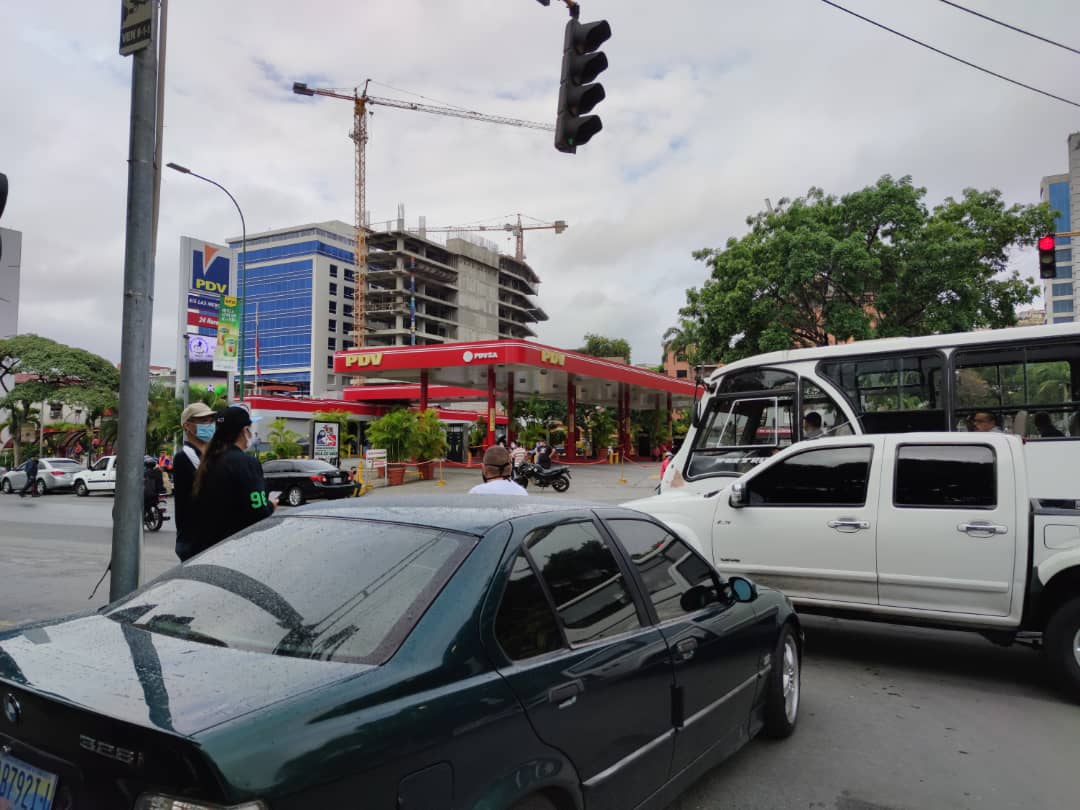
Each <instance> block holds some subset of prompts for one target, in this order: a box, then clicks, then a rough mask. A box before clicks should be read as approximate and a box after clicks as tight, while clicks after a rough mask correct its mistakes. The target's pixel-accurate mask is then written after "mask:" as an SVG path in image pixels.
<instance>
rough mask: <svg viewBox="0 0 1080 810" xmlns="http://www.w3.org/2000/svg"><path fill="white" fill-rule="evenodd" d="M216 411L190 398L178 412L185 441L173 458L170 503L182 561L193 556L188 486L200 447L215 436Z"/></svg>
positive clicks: (191, 482) (189, 489) (192, 478)
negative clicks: (171, 503) (174, 515)
mask: <svg viewBox="0 0 1080 810" xmlns="http://www.w3.org/2000/svg"><path fill="white" fill-rule="evenodd" d="M216 418H217V414H216V413H215V412H214V411H213V410H211V408H210V406H209V405H207V404H206V403H205V402H193V403H192V404H190V405H188V406H187V407H186V408H184V411H183V413H181V414H180V427H181V428H182V429H183V431H184V443H183V445H182V446H181V448H180V452H179V453H177V454H176V458H175V459H173V465H172V466H173V473H172V479H173V503H174V510H175V511H176V556H177V557H179V558H180V561H181V562H183V561H184V560H186V559H187V558H188V557H190V556H192V554H193V553H194V552H192V550H191V548H190V547H189V546H188V541H187V536H188V531H189V526H188V523H189V521H188V517H189V515H190V512H191V488H192V487H193V486H194V485H195V473H196V471H197V470H198V469H199V462H200V461H201V460H202V454H203V451H205V450H206V445H207V444H209V443H210V439H212V438H213V436H214V427H215V425H214V420H215V419H216Z"/></svg>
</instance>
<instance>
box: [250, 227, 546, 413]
mask: <svg viewBox="0 0 1080 810" xmlns="http://www.w3.org/2000/svg"><path fill="white" fill-rule="evenodd" d="M354 236H355V232H354V228H353V226H351V225H348V224H346V223H344V222H340V221H331V222H320V223H311V224H307V225H299V226H295V227H292V228H279V229H275V230H272V231H265V232H262V233H256V234H251V235H250V236H249V237H248V240H247V261H246V262H244V261H242V260H241V266H245V265H246V274H247V293H246V297H247V302H246V307H245V318H246V320H245V341H244V342H245V346H244V353H245V356H244V365H245V368H246V369H247V375H246V382H247V387H248V389H249V391H254V390H255V389H256V387H257V388H258V389H259V390H260V391H262V392H267V393H270V392H278V393H286V392H288V393H296V394H300V395H306V396H313V397H329V398H333V397H336V396H340V392H341V390H342V387H343V385H345V384H347V383H348V380H347V379H346V378H343V377H342V376H341V375H337V374H335V373H334V371H333V367H334V366H333V363H334V353H335V352H336V351H339V350H348V349H350V348H353V347H354V346H357V345H361V343H362V344H363V345H366V346H369V347H386V346H408V345H426V344H435V343H444V342H454V341H466V340H491V339H497V338H519V339H520V338H530V337H535V334H536V333H535V332H534V331H533V329H532V326H531V325H532V324H535V323H537V322H538V321H543V320H547V315H546V314H545V313H544V311H543V310H542V309H540V308H539V307H538V306H537V305H536V303H535V298H536V296H537V292H538V287H539V284H540V279H539V277H538V276H537V274H536V273H535V272H534V271H533V269H532V268H531V267H530V266H529V265H528V264H527V263H526V262H525V261H524V258H521V259H519V258H515V257H511V256H506V255H502V254H500V253H499V251H498V249H497V247H496V245H494V244H493V243H490V242H488V241H486V240H484V239H478V238H476V237H474V236H472V235H471V234H465V233H460V234H457V233H455V232H453V231H451V232H449V233H447V234H446V239H445V242H443V241H442V240H441V239H437V238H436V236H435V234H433V233H427V232H426V231H425V229H424V226H423V224H421V225H420V226H419V227H418V228H415V229H408V228H406V227H405V221H404V216H403V214H402V215H399V217H398V219H397V220H396V221H392V222H390V223H386V224H385V226H384V227H382V228H379V227H375V228H369V229H368V239H367V242H368V277H367V293H366V317H365V318H362V319H361V318H357V314H358V313H357V312H356V307H357V298H358V296H357V289H356V287H357V273H356V266H355V263H354V251H353V249H352V246H353V243H354ZM441 236H442V235H441V234H440V237H441ZM229 245H230V247H232V248H233V250H235V251H237V253H239V252H240V249H241V240H240V239H230V240H229ZM358 321H359V322H362V323H364V331H365V339H364V340H363V341H359V340H358V339H357V335H356V332H355V329H356V328H357V327H358V325H359V324H358Z"/></svg>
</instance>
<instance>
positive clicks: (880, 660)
mask: <svg viewBox="0 0 1080 810" xmlns="http://www.w3.org/2000/svg"><path fill="white" fill-rule="evenodd" d="M654 473H655V470H650V469H648V468H641V469H636V470H630V469H627V470H625V471H623V473H622V474H621V478H622V480H624V481H626V483H625V484H619V483H618V479H619V477H620V473H619V472H618V471H617V470H612V469H611V468H606V469H590V468H582V469H581V470H580V471H578V470H575V473H574V483H573V486H572V488H571V492H570V494H571V495H576V496H578V497H587V498H594V499H599V500H606V501H609V502H618V501H620V500H626V499H627V498H632V497H639V496H640V495H643V494H648V490H649V488H650V487H652V486H654V485H655V480H653V474H654ZM475 477H476V473H475V471H468V472H454V473H449V474H448V475H447V482H448V483H447V486H445V487H442V488H436V487H435V485H434V484H427V483H424V484H414V485H409V486H406V487H401V488H395V490H394V494H422V493H423V492H424V491H443V492H454V491H464V490H465V489H467V487H468V486H470V485H471V484H472V483H473V482H474V479H475ZM383 494H384V493H383V492H382V491H377V492H376V493H375V494H374V495H371V496H367V497H372V498H378V497H382V495H383ZM541 497H558V496H554V495H553V494H551V493H546V494H543V495H541ZM112 503H113V500H112V498H110V497H107V496H106V497H102V496H94V497H91V498H89V499H78V498H75V497H74V496H70V495H67V496H65V495H56V496H47V497H45V498H38V499H25V500H22V501H20V499H19V498H17V497H14V496H0V628H2V627H5V626H10V625H12V624H17V623H21V622H24V621H29V620H32V619H37V618H45V617H48V616H54V615H61V614H64V613H67V612H72V611H79V610H85V609H87V608H90V607H97V606H99V605H102V604H104V603H105V601H106V594H107V591H108V580H107V579H106V581H105V582H104V583H103V584H102V586H101V588H100V589H99V592H98V595H97V597H96V598H95V599H93V600H88V599H87V596H88V594H89V593H90V591H91V589H92V588H93V586H94V583H95V582H96V581H97V580H98V578H99V577H100V576H101V574H102V573H103V572H104V570H105V566H106V565H107V562H108V556H109V547H110V537H111V528H110V527H111V507H112ZM174 538H175V535H174V533H173V531H172V528H171V524H166V528H165V529H163V530H162V531H161V532H159V533H157V534H150V535H147V538H146V540H145V547H144V557H143V561H144V573H145V576H147V577H150V576H154V575H156V574H157V573H160V572H161V571H164V570H165V569H166V568H168V567H170V566H171V565H172V564H174V562H175V557H174V556H173V554H172V545H173V540H174ZM805 625H806V640H807V652H806V659H805V661H804V672H803V704H802V713H801V717H800V720H799V726H798V728H797V729H796V731H795V734H794V735H793V736H792V737H791V738H790V739H788V740H784V741H781V742H772V741H765V740H758V741H755V742H753V743H751V744H750V745H749V746H747V747H746V748H745V749H743V751H741V752H740V753H738V754H736V755H735V756H734V757H733V758H731V759H730V760H728V762H727V763H725V764H724V765H721V766H720V767H719V768H717V769H715V770H714V771H712V772H711V773H710V774H708V775H707V776H705V777H704V778H702V779H701V780H699V781H698V783H697V784H695V785H694V786H693V787H692V788H691V789H690V790H689V791H688V792H687V793H686V794H684V796H683V797H682V798H680V799H679V800H678V801H676V802H674V803H673V804H671V805H670V806H669V807H668V808H667V810H719V808H734V809H735V810H795V809H796V808H798V809H799V810H805V809H806V808H821V809H822V810H833V809H834V808H835V810H923V809H924V808H926V809H929V810H938V808H941V809H942V810H954V809H955V810H968V809H969V808H971V809H972V810H974V809H976V808H978V809H980V810H981V809H984V808H993V809H994V810H999V809H1000V810H1013V808H1026V809H1028V810H1075V808H1077V807H1080V797H1078V788H1077V780H1076V772H1075V771H1074V768H1075V767H1076V765H1077V762H1078V755H1080V706H1078V705H1077V704H1076V703H1070V702H1068V701H1066V700H1065V699H1063V698H1062V696H1061V695H1060V694H1059V693H1057V692H1056V691H1055V690H1054V689H1053V687H1052V686H1051V685H1050V684H1049V683H1048V682H1047V679H1046V677H1045V675H1044V672H1043V669H1042V665H1041V659H1040V656H1039V654H1037V653H1035V652H1033V651H1031V650H1028V649H1025V648H1008V649H1003V648H998V647H995V646H993V645H991V644H990V643H989V642H986V641H984V640H982V639H981V638H979V637H978V636H974V635H968V634H962V633H950V632H944V631H932V630H921V629H912V628H899V627H891V626H887V625H873V624H869V623H862V622H845V621H838V620H831V619H820V618H815V617H807V618H806V619H805Z"/></svg>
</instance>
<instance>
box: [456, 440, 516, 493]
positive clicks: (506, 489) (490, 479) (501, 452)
mask: <svg viewBox="0 0 1080 810" xmlns="http://www.w3.org/2000/svg"><path fill="white" fill-rule="evenodd" d="M480 475H481V477H483V479H484V483H482V484H477V485H476V486H475V487H473V488H472V489H470V490H469V494H470V495H528V494H529V491H528V490H527V489H525V487H523V486H521V484H518V483H516V482H514V481H511V480H510V453H508V452H507V450H506V448H505V447H502V446H500V445H497V444H496V445H493V446H491V447H489V448H488V449H487V450H486V451H484V466H483V468H482V469H481V471H480Z"/></svg>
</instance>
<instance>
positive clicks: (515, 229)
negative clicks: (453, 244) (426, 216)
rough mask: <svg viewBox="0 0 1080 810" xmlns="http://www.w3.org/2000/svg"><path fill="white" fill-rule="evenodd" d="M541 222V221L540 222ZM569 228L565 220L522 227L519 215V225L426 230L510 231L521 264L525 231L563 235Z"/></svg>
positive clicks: (469, 226) (455, 231)
mask: <svg viewBox="0 0 1080 810" xmlns="http://www.w3.org/2000/svg"><path fill="white" fill-rule="evenodd" d="M538 222H539V221H538ZM567 227H569V226H568V225H567V224H566V220H565V219H557V220H555V221H554V222H539V224H536V225H522V224H521V214H518V215H517V223H513V222H505V223H503V224H502V225H459V226H457V227H449V228H425V229H424V230H425V231H427V232H428V233H457V232H459V231H509V232H510V233H512V234H513V235H514V238H515V240H516V243H517V244H516V249H515V251H514V258H516V259H517V260H518V261H519V262H523V261H525V231H555V233H562V232H563V231H565V230H566V229H567Z"/></svg>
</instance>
